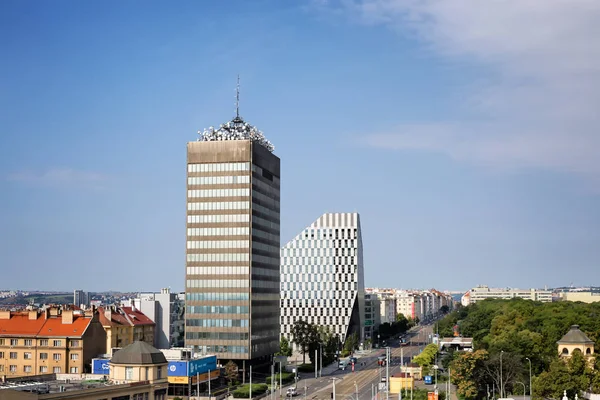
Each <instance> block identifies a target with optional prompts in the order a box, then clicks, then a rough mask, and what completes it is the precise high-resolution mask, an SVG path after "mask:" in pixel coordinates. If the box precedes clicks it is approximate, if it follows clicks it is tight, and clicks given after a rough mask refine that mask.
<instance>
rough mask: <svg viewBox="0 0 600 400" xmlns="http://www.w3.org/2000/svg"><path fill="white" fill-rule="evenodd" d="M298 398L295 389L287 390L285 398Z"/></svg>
mask: <svg viewBox="0 0 600 400" xmlns="http://www.w3.org/2000/svg"><path fill="white" fill-rule="evenodd" d="M295 396H298V391H297V390H296V388H295V387H291V388H288V390H287V392H286V394H285V397H295Z"/></svg>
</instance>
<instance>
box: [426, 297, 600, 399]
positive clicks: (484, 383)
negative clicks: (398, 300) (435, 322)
mask: <svg viewBox="0 0 600 400" xmlns="http://www.w3.org/2000/svg"><path fill="white" fill-rule="evenodd" d="M599 317H600V303H592V304H584V303H573V302H556V303H540V302H534V301H530V300H523V299H513V300H485V301H482V302H478V303H476V304H473V305H470V306H468V307H460V308H458V309H457V310H455V311H454V312H452V313H450V314H449V315H448V316H446V318H444V319H442V320H441V321H440V322H439V327H438V328H439V332H440V336H442V337H444V336H452V334H453V332H454V331H455V330H456V329H458V331H459V332H460V334H461V336H465V337H472V338H473V341H474V345H475V351H474V352H472V353H462V352H456V353H451V354H449V356H448V357H447V359H446V360H443V362H444V364H445V365H449V366H450V368H451V371H452V381H453V383H454V384H456V385H457V392H458V394H459V396H461V397H463V398H467V399H472V398H484V397H486V396H487V395H488V393H490V392H492V391H493V390H494V389H495V390H496V393H497V394H500V393H499V388H500V387H501V386H502V387H503V388H504V393H505V394H506V393H516V394H522V393H523V390H524V386H525V388H526V389H527V390H526V391H527V392H528V391H529V389H528V387H529V372H530V370H529V369H530V363H531V372H532V374H533V375H534V379H533V394H534V396H536V397H548V398H560V397H562V393H563V390H567V392H568V395H569V397H571V398H572V397H573V396H574V395H575V393H577V392H578V391H582V390H589V389H590V387H591V388H592V390H596V391H598V390H600V369H598V368H596V369H592V368H591V367H592V365H593V363H594V360H592V365H589V364H587V363H586V361H585V360H584V357H583V356H582V355H576V356H573V357H572V358H571V359H570V360H569V361H568V362H565V360H562V359H560V358H559V355H558V349H557V344H556V342H557V341H558V340H560V338H561V337H562V336H563V335H564V334H565V333H567V331H568V330H569V328H570V326H571V325H574V324H577V325H580V327H581V329H582V330H583V331H584V332H585V333H586V334H587V335H588V336H589V337H590V338H591V339H592V340H594V341H595V342H596V343H598V340H599V339H600V318H599Z"/></svg>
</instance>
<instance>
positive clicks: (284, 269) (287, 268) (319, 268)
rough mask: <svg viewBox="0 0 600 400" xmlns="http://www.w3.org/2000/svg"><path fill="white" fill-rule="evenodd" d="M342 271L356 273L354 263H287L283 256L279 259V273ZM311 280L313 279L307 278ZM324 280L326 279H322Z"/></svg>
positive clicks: (298, 273) (302, 273)
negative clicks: (334, 264)
mask: <svg viewBox="0 0 600 400" xmlns="http://www.w3.org/2000/svg"><path fill="white" fill-rule="evenodd" d="M333 273H336V274H337V273H342V274H354V273H356V266H355V265H336V266H333V265H323V264H319V263H317V264H310V265H304V264H302V265H287V264H286V263H285V258H282V260H281V275H282V276H285V275H288V276H293V275H307V276H311V275H309V274H316V276H325V275H326V274H333ZM309 280H313V279H309ZM323 280H326V279H323Z"/></svg>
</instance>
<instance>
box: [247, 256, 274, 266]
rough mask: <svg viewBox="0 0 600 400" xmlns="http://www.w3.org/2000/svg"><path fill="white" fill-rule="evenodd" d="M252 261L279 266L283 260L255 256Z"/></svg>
mask: <svg viewBox="0 0 600 400" xmlns="http://www.w3.org/2000/svg"><path fill="white" fill-rule="evenodd" d="M252 261H255V262H260V263H265V264H274V265H277V266H278V265H279V262H280V261H281V260H280V259H279V258H277V257H269V256H261V255H258V254H255V255H253V256H252Z"/></svg>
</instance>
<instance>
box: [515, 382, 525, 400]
mask: <svg viewBox="0 0 600 400" xmlns="http://www.w3.org/2000/svg"><path fill="white" fill-rule="evenodd" d="M516 383H520V384H521V385H523V397H525V392H526V390H525V384H524V383H523V382H516Z"/></svg>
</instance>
